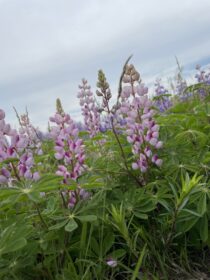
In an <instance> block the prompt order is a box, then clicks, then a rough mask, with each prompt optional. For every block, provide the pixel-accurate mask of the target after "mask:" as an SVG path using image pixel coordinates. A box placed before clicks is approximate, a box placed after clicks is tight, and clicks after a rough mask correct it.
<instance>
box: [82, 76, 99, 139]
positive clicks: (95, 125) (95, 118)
mask: <svg viewBox="0 0 210 280" xmlns="http://www.w3.org/2000/svg"><path fill="white" fill-rule="evenodd" d="M79 89H80V90H79V92H78V94H77V97H78V98H79V99H80V106H81V109H82V115H83V117H84V123H85V127H86V129H87V131H88V132H89V135H90V137H94V136H95V135H96V134H97V133H98V132H99V129H100V114H99V112H98V107H97V106H96V103H95V100H94V97H93V93H92V91H91V88H90V86H89V85H88V83H87V81H86V80H85V79H82V85H79Z"/></svg>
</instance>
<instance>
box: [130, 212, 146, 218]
mask: <svg viewBox="0 0 210 280" xmlns="http://www.w3.org/2000/svg"><path fill="white" fill-rule="evenodd" d="M133 214H134V215H135V216H136V217H137V218H139V219H142V220H147V219H148V215H147V214H145V213H141V212H137V211H134V212H133Z"/></svg>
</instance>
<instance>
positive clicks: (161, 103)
mask: <svg viewBox="0 0 210 280" xmlns="http://www.w3.org/2000/svg"><path fill="white" fill-rule="evenodd" d="M164 94H168V90H167V89H166V88H165V87H164V86H163V85H162V84H161V79H157V80H156V82H155V97H158V99H157V100H156V101H155V102H154V105H155V106H156V107H157V108H159V110H160V112H164V111H166V110H167V109H168V108H170V107H171V106H172V102H171V101H170V99H169V97H168V96H164Z"/></svg>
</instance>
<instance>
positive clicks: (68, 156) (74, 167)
mask: <svg viewBox="0 0 210 280" xmlns="http://www.w3.org/2000/svg"><path fill="white" fill-rule="evenodd" d="M50 120H51V121H52V122H54V123H56V124H57V126H55V127H52V129H51V132H50V133H51V135H52V138H53V139H54V141H55V147H54V149H55V158H56V159H57V160H59V161H61V162H62V164H59V165H58V169H57V171H56V174H57V175H59V176H62V177H63V182H64V183H65V184H68V179H70V178H71V179H74V180H76V179H77V178H78V177H79V176H80V175H81V173H82V171H83V170H84V167H85V166H84V161H85V154H84V145H83V141H82V139H80V138H79V137H78V133H79V130H78V128H77V126H76V124H75V123H74V121H73V120H72V119H71V118H70V116H69V115H68V114H65V113H56V114H55V116H54V117H51V118H50Z"/></svg>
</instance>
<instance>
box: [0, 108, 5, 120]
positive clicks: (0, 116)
mask: <svg viewBox="0 0 210 280" xmlns="http://www.w3.org/2000/svg"><path fill="white" fill-rule="evenodd" d="M4 118H5V113H4V111H3V110H2V109H0V121H1V120H3V119H4Z"/></svg>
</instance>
